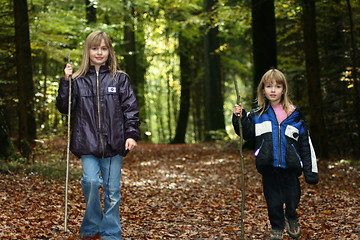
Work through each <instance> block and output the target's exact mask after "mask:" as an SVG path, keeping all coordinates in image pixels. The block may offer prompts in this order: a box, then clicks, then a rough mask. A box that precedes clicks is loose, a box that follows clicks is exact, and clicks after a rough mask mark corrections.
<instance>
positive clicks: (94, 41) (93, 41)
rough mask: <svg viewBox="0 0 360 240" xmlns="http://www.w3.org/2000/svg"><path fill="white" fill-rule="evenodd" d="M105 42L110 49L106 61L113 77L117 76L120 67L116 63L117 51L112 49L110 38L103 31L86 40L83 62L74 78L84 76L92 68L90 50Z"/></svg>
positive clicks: (90, 35) (93, 33)
mask: <svg viewBox="0 0 360 240" xmlns="http://www.w3.org/2000/svg"><path fill="white" fill-rule="evenodd" d="M102 40H104V42H105V45H106V47H107V48H108V49H109V57H108V59H107V61H106V65H107V66H108V67H109V69H110V73H111V75H113V76H114V75H115V74H116V72H117V70H118V65H117V61H116V56H115V51H114V49H113V47H112V43H111V40H110V37H109V36H108V35H107V34H106V33H105V32H102V31H94V32H92V33H90V34H89V35H88V36H87V38H86V40H85V46H84V51H83V55H82V61H81V65H80V67H79V69H78V70H77V71H76V72H75V73H74V75H73V77H74V78H75V77H78V76H84V75H85V74H86V73H87V72H88V71H89V68H90V54H89V50H90V48H91V47H94V46H95V47H97V46H99V45H100V44H101V41H102Z"/></svg>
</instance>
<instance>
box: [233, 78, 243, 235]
mask: <svg viewBox="0 0 360 240" xmlns="http://www.w3.org/2000/svg"><path fill="white" fill-rule="evenodd" d="M234 84H235V90H236V97H237V104H240V93H239V88H238V85H237V82H236V80H234ZM238 124H239V135H240V144H239V145H240V146H239V151H240V166H241V239H242V240H243V239H244V236H245V231H244V215H245V214H244V211H245V173H244V156H243V151H242V147H243V132H242V124H241V118H240V117H238Z"/></svg>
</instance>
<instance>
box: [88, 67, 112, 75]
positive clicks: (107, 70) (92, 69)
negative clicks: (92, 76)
mask: <svg viewBox="0 0 360 240" xmlns="http://www.w3.org/2000/svg"><path fill="white" fill-rule="evenodd" d="M109 71H110V69H109V66H107V65H102V66H100V69H99V73H106V72H109ZM89 73H96V70H95V66H90V67H89Z"/></svg>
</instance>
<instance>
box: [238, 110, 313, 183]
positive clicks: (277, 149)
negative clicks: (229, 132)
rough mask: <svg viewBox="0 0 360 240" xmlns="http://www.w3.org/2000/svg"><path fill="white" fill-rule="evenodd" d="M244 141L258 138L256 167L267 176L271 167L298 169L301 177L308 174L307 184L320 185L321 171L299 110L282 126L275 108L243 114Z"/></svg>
mask: <svg viewBox="0 0 360 240" xmlns="http://www.w3.org/2000/svg"><path fill="white" fill-rule="evenodd" d="M238 118H239V117H237V116H236V115H233V126H234V130H235V132H236V133H237V134H238V135H239V122H238ZM241 124H242V129H243V138H244V139H245V140H254V139H255V149H256V151H255V156H256V168H257V170H258V172H259V173H261V174H262V173H263V172H264V171H266V170H267V169H269V168H271V167H280V168H285V169H290V170H294V171H295V172H297V173H298V175H299V176H300V175H301V173H302V172H303V173H304V176H305V180H306V182H307V183H310V184H316V183H318V180H319V179H318V169H317V162H316V156H315V151H314V148H313V145H312V143H311V139H310V136H309V132H308V130H307V129H306V126H305V118H304V116H303V115H302V114H301V112H300V111H299V109H298V108H297V109H295V111H294V112H293V113H292V114H291V115H290V116H288V117H287V118H286V119H285V120H284V121H283V122H281V123H280V124H279V123H278V121H277V118H276V115H275V112H274V110H273V109H272V107H271V106H269V107H267V109H266V110H265V111H264V112H263V114H261V115H259V111H256V110H252V111H250V112H249V113H246V111H245V110H243V112H242V117H241Z"/></svg>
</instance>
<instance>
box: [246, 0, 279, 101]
mask: <svg viewBox="0 0 360 240" xmlns="http://www.w3.org/2000/svg"><path fill="white" fill-rule="evenodd" d="M251 4H252V6H251V9H252V33H253V55H254V57H253V58H254V88H253V89H254V90H253V95H254V97H256V89H257V86H258V85H259V82H260V80H261V77H262V76H263V75H264V73H265V72H266V71H267V70H269V69H270V68H272V67H274V68H276V67H277V59H276V58H277V50H276V25H275V10H274V0H252V1H251Z"/></svg>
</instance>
